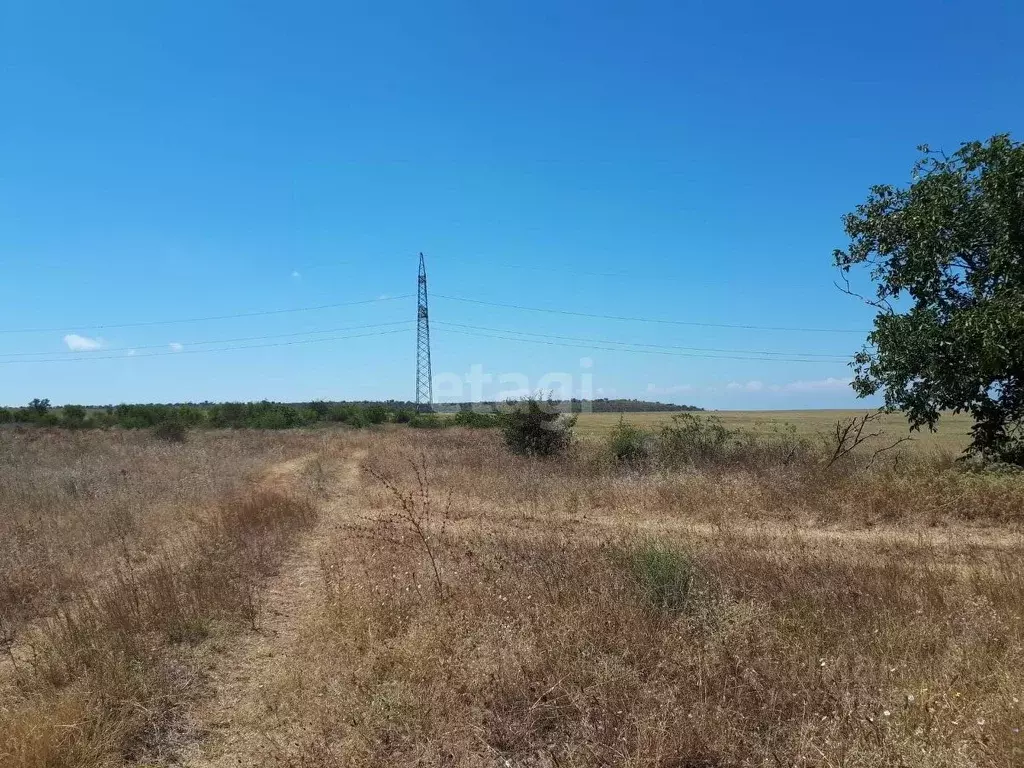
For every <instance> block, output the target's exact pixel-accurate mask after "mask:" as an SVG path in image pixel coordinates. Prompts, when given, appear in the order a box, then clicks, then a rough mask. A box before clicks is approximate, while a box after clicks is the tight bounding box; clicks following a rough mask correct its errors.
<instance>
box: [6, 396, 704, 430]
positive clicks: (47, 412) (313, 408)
mask: <svg viewBox="0 0 1024 768" xmlns="http://www.w3.org/2000/svg"><path fill="white" fill-rule="evenodd" d="M502 405H503V404H502V403H454V404H453V403H445V404H442V405H439V406H436V407H435V411H436V412H437V413H450V414H455V416H454V418H453V419H450V420H449V419H444V420H440V419H438V416H437V415H436V413H435V414H423V413H417V412H416V404H415V403H412V402H408V401H401V400H387V401H379V402H373V401H361V402H325V401H314V402H310V403H275V402H270V401H267V400H264V401H262V402H255V403H176V404H163V403H148V404H123V405H105V406H82V405H65V406H61V407H59V408H58V407H53V406H51V405H50V401H49V400H40V399H36V400H33V401H32V402H31V403H29V404H28V405H27V406H25V407H24V408H0V424H26V425H37V426H50V427H65V428H68V429H93V428H100V429H102V428H106V427H121V428H123V429H149V428H152V427H158V426H161V425H165V424H174V425H178V426H181V427H183V428H186V429H188V428H204V427H205V428H212V429H218V428H219V429H229V428H246V429H290V428H294V427H310V426H314V425H316V424H344V425H347V426H350V427H366V426H370V425H373V424H385V423H389V422H390V423H397V424H411V425H412V426H422V427H431V426H441V425H442V421H443V422H444V423H445V424H448V423H450V424H459V425H463V426H490V425H491V422H492V421H493V420H492V419H491V418H489V414H493V413H494V412H496V411H497V410H499V409H500V407H501V406H502ZM552 406H553V408H554V409H555V410H558V411H561V412H572V413H579V412H584V411H588V410H593V411H594V412H597V413H607V412H609V411H613V412H620V411H621V412H636V411H693V410H700V409H698V408H694V407H692V406H683V405H670V404H667V403H651V402H647V401H643V400H607V399H602V400H593V401H585V400H571V401H565V402H555V403H552Z"/></svg>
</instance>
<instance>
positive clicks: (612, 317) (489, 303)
mask: <svg viewBox="0 0 1024 768" xmlns="http://www.w3.org/2000/svg"><path fill="white" fill-rule="evenodd" d="M434 297H435V298H438V299H447V300H448V301H462V302H465V303H467V304H481V305H483V306H487V307H503V308H505V309H520V310H525V311H528V312H546V313H549V314H555V315H571V316H573V317H588V318H591V319H596V320H622V321H629V322H636V323H657V324H659V325H688V326H696V327H700V328H734V329H740V330H747V331H793V332H797V331H799V332H806V333H859V334H865V333H868V331H863V330H856V329H850V328H791V327H784V326H771V325H740V324H732V323H705V322H692V321H686V320H658V319H655V318H650V317H627V316H622V315H599V314H593V313H589V312H573V311H570V310H566V309H550V308H547V307H527V306H523V305H521V304H503V303H501V302H497V301H484V300H482V299H467V298H465V297H463V296H446V295H444V294H442V293H435V294H434Z"/></svg>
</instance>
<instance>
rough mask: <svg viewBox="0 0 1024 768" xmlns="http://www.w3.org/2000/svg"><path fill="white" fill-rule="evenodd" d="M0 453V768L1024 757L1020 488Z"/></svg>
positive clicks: (401, 449) (889, 467) (223, 452)
mask: <svg viewBox="0 0 1024 768" xmlns="http://www.w3.org/2000/svg"><path fill="white" fill-rule="evenodd" d="M0 441H3V442H2V446H3V448H2V450H3V453H2V454H0V479H2V485H0V489H2V490H0V494H2V495H0V500H2V503H3V509H4V514H5V518H4V520H3V522H2V523H0V524H2V525H4V526H5V529H4V531H3V533H4V540H5V541H6V540H7V538H8V537H9V536H10V535H17V536H19V537H21V538H20V539H19V541H25V542H30V544H29V545H26V546H16V547H11V546H6V547H5V548H3V549H0V558H2V561H0V568H2V569H3V571H4V572H5V573H6V572H7V571H8V570H11V571H15V572H17V573H18V574H20V575H19V576H18V577H17V578H14V579H9V580H8V581H7V582H4V584H5V586H4V590H5V591H3V592H0V601H2V602H0V608H2V609H3V611H4V613H3V615H4V621H5V622H6V624H5V626H6V627H8V630H7V631H8V637H9V642H8V646H9V649H10V650H9V652H8V653H7V659H6V661H4V662H2V663H0V765H3V766H5V767H6V766H18V767H19V768H27V767H28V766H32V767H33V768H35V767H41V766H115V765H136V766H170V765H185V766H194V767H199V768H209V767H210V766H239V765H241V766H250V765H252V766H255V765H270V766H312V767H313V768H319V767H321V766H335V765H346V766H348V765H353V766H382V765H385V766H387V765H391V766H414V765H417V766H433V765H450V766H500V767H502V768H504V767H508V766H538V767H539V766H551V767H552V768H553V767H555V766H606V765H623V766H665V767H668V766H672V767H674V768H698V767H699V768H714V767H717V766H837V767H838V766H848V767H849V766H865V767H868V766H871V767H874V766H877V767H879V768H881V767H882V766H922V767H923V766H943V767H945V766H949V767H950V768H953V767H956V768H968V766H998V767H1000V768H1010V767H1011V766H1018V765H1022V764H1024V741H1022V736H1021V734H1020V732H1019V729H1020V728H1022V727H1024V712H1022V709H1021V702H1020V699H1021V698H1022V697H1024V634H1022V630H1024V616H1022V607H1024V560H1022V555H1024V535H1022V533H1024V529H1022V522H1024V481H1022V479H1021V478H1020V477H1019V476H1015V475H1012V474H982V473H978V472H973V471H968V470H966V469H964V468H960V467H957V466H955V465H954V464H953V463H952V462H950V461H949V460H948V458H945V457H942V456H939V455H936V456H931V455H929V456H917V457H915V456H913V455H909V456H908V457H907V458H906V459H905V460H903V461H901V462H871V461H870V459H869V458H868V457H866V456H862V455H851V456H849V457H846V458H845V459H844V460H843V461H840V462H835V463H833V464H832V465H831V466H828V467H826V466H825V465H824V463H823V462H821V461H819V460H818V458H817V457H816V456H815V455H814V454H808V455H806V456H804V455H801V458H800V460H799V461H788V460H787V461H783V462H777V461H774V460H771V461H768V460H760V459H759V460H758V461H756V462H750V463H742V462H740V463H736V462H733V463H729V464H724V465H717V464H706V463H695V464H690V465H686V466H678V467H675V468H673V469H667V468H655V467H643V468H638V467H630V466H625V465H621V464H617V463H615V462H614V461H613V460H611V459H610V458H609V456H608V454H607V451H606V450H605V447H604V444H603V441H602V440H601V439H599V437H598V436H592V437H591V439H587V440H584V441H581V442H580V444H578V445H577V446H576V448H575V450H574V451H573V452H572V454H571V455H570V456H567V457H563V458H558V459H551V460H534V459H527V458H522V457H516V456H512V455H510V454H509V453H508V452H507V451H506V449H505V447H504V446H503V445H502V443H501V437H500V435H499V434H498V433H496V432H495V431H493V430H464V429H444V430H411V429H407V428H386V429H380V430H363V431H334V432H319V433H304V432H293V433H258V432H233V433H206V434H201V435H194V436H192V438H191V439H190V441H189V442H188V443H186V444H184V445H168V444H164V443H160V442H157V441H155V440H153V438H152V437H151V436H149V435H146V434H126V433H118V432H109V433H90V434H66V433H64V434H51V433H37V434H32V433H26V434H20V435H14V434H11V433H5V434H0ZM72 480H74V482H72ZM11 488H13V489H14V490H13V491H12V490H11ZM122 509H128V510H130V520H131V521H132V524H131V525H126V524H124V523H122V522H120V520H121V514H122V513H121V512H120V511H119V510H122ZM90 521H92V522H90ZM11 532H15V533H14V534H12V533H11ZM52 564H56V565H58V566H59V568H58V569H57V570H56V571H55V573H59V574H60V575H59V578H55V579H52V580H49V581H48V580H46V578H47V577H44V576H42V575H40V576H38V577H33V576H32V574H33V573H37V574H44V573H48V572H49V571H48V569H50V568H51V567H53V565H52ZM37 582H38V583H37ZM0 650H3V649H0Z"/></svg>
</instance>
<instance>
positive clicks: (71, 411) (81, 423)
mask: <svg viewBox="0 0 1024 768" xmlns="http://www.w3.org/2000/svg"><path fill="white" fill-rule="evenodd" d="M61 425H62V426H65V427H67V428H68V429H82V428H83V427H87V426H91V424H90V423H89V421H87V414H86V411H85V408H83V407H82V406H80V405H65V406H64V407H63V408H61Z"/></svg>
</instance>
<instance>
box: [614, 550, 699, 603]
mask: <svg viewBox="0 0 1024 768" xmlns="http://www.w3.org/2000/svg"><path fill="white" fill-rule="evenodd" d="M626 562H627V565H628V567H629V570H630V573H631V575H632V577H633V579H634V581H635V582H636V585H637V587H638V588H639V590H640V592H641V593H642V594H643V596H644V599H645V600H646V601H647V602H648V603H649V604H650V606H651V607H652V608H653V609H655V610H657V611H661V612H663V613H669V614H680V613H687V612H693V610H694V608H695V607H696V606H695V603H696V600H697V598H699V597H704V596H705V595H704V594H703V593H704V592H706V584H705V582H706V579H704V578H703V576H702V574H701V571H700V568H699V567H698V565H697V563H696V562H695V561H694V559H693V557H692V556H691V555H690V553H689V552H687V551H686V550H684V549H680V548H678V547H673V546H671V545H664V544H658V543H654V542H647V543H643V544H641V545H639V546H637V547H636V548H634V549H632V550H630V551H628V552H627V554H626Z"/></svg>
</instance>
